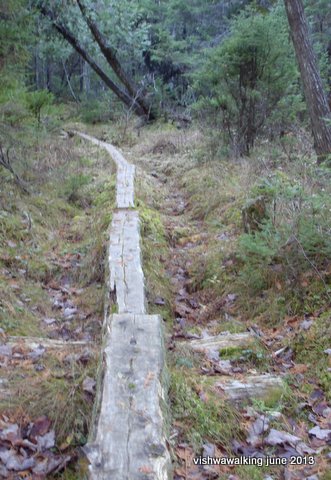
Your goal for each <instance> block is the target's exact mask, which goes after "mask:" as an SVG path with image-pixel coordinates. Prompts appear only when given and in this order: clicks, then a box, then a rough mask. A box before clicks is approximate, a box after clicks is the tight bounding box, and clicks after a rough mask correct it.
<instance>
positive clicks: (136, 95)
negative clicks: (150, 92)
mask: <svg viewBox="0 0 331 480" xmlns="http://www.w3.org/2000/svg"><path fill="white" fill-rule="evenodd" d="M76 1H77V4H78V6H79V9H80V11H81V13H82V16H83V17H84V20H85V21H86V23H87V26H88V27H89V29H90V32H91V34H92V36H93V38H94V40H95V41H96V42H97V44H98V45H99V48H100V50H101V52H102V53H103V55H104V57H105V59H106V60H107V62H108V64H109V66H110V67H111V68H112V70H113V72H114V73H115V75H116V76H117V78H118V79H119V80H120V82H122V84H123V85H124V86H125V88H126V89H127V91H128V93H129V94H130V96H131V98H132V106H134V105H135V104H138V105H139V107H140V108H142V110H143V111H144V112H145V115H146V117H147V118H152V117H153V114H152V113H151V106H150V105H149V103H148V101H147V100H146V98H145V97H144V94H143V92H142V91H140V90H139V88H138V86H137V85H136V84H135V82H134V81H133V79H132V78H130V76H129V75H128V73H127V72H126V71H125V70H124V69H123V67H122V65H121V63H120V62H119V60H118V58H117V55H116V51H115V49H114V48H113V47H112V46H111V45H109V43H108V41H107V38H106V37H105V35H103V33H102V32H101V31H100V29H99V28H98V25H97V24H96V22H95V21H94V20H93V19H92V17H91V16H90V15H89V13H88V11H87V7H86V6H85V4H84V3H83V2H82V1H81V0H76Z"/></svg>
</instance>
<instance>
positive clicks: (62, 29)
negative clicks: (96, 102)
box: [39, 5, 146, 117]
mask: <svg viewBox="0 0 331 480" xmlns="http://www.w3.org/2000/svg"><path fill="white" fill-rule="evenodd" d="M39 10H40V12H41V13H42V14H43V15H44V16H46V17H47V18H49V19H50V20H51V22H52V25H53V27H54V28H55V29H56V30H57V31H58V32H59V33H60V34H61V35H62V36H63V38H64V39H65V40H66V41H67V42H68V43H69V44H70V45H71V46H72V47H73V48H74V49H75V50H76V52H77V53H79V55H80V56H81V57H82V58H83V59H84V60H85V61H86V62H87V63H88V64H89V65H90V67H91V68H92V69H93V70H94V71H95V73H96V74H97V75H98V76H99V77H100V78H101V80H102V81H103V82H104V83H105V85H107V87H108V88H109V89H110V90H111V91H112V92H114V93H115V95H116V96H117V97H118V98H119V99H120V100H121V101H122V102H123V103H124V104H125V105H126V106H127V107H129V108H133V111H134V112H135V113H136V114H137V115H139V116H142V117H146V112H145V110H144V109H143V108H142V107H141V105H139V104H138V103H137V102H135V103H134V105H133V107H132V104H133V99H132V98H131V96H130V94H128V93H127V92H126V91H125V90H123V89H122V88H121V87H119V86H118V85H117V84H116V83H115V82H113V80H112V79H111V78H110V77H109V76H108V75H107V74H106V72H105V71H104V70H103V69H102V68H101V67H100V66H99V65H98V64H97V63H96V62H95V60H94V59H93V58H92V57H91V56H90V54H89V53H88V52H87V51H86V50H85V48H84V47H83V46H82V45H81V44H80V43H79V41H78V39H77V38H76V37H75V36H74V35H73V34H72V33H71V31H70V30H69V29H68V28H67V27H66V26H65V25H64V24H63V23H61V22H60V21H59V20H58V19H57V18H56V17H55V15H54V14H53V12H52V11H51V10H49V9H48V8H46V7H45V6H44V5H41V6H40V7H39Z"/></svg>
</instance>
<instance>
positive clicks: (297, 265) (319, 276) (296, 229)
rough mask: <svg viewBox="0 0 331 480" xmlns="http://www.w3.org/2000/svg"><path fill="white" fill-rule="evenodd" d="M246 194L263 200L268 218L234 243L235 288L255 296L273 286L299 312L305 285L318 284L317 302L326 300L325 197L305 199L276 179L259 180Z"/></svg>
mask: <svg viewBox="0 0 331 480" xmlns="http://www.w3.org/2000/svg"><path fill="white" fill-rule="evenodd" d="M251 193H252V194H253V195H254V194H255V195H256V194H258V195H259V197H260V196H261V195H263V197H264V199H265V202H266V204H267V209H268V212H269V214H268V217H267V218H266V219H265V220H264V221H263V222H262V223H261V224H260V225H259V229H258V230H255V231H253V232H251V233H245V234H243V235H241V237H240V238H239V258H240V260H241V262H242V268H241V270H240V280H241V281H240V285H241V288H245V289H246V290H247V291H249V292H250V293H251V294H252V293H253V294H258V293H261V292H262V291H263V290H266V289H268V288H270V287H273V286H274V285H278V289H279V290H283V294H285V296H286V295H287V294H286V290H289V292H288V293H289V295H288V298H290V296H291V295H292V297H291V298H292V300H293V298H294V297H295V296H297V297H298V298H299V300H300V302H298V304H297V306H296V308H305V300H304V296H305V295H304V293H305V289H306V288H307V287H308V283H309V282H311V283H312V284H313V283H314V282H315V281H317V282H318V283H320V284H321V286H322V291H323V294H322V296H323V295H328V286H327V283H326V279H324V272H325V271H326V270H327V266H328V262H329V260H330V258H331V215H330V211H331V200H330V197H329V195H327V194H326V193H324V192H323V191H321V192H319V193H318V194H317V193H316V194H313V195H311V196H310V195H309V194H308V193H307V192H306V191H305V190H304V189H303V188H302V187H301V186H300V185H299V184H298V183H297V182H296V181H293V180H289V178H288V177H286V176H285V175H284V174H282V173H281V174H279V173H278V174H276V175H274V176H273V177H271V178H267V179H264V180H263V181H262V182H261V183H259V184H258V185H256V186H255V187H254V188H253V189H252V192H251ZM307 272H310V273H311V275H309V278H310V280H309V282H307V280H306V279H305V276H306V277H307ZM290 290H291V292H290ZM292 304H293V302H292ZM291 313H294V312H291Z"/></svg>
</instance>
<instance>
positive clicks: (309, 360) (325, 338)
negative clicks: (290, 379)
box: [291, 311, 331, 400]
mask: <svg viewBox="0 0 331 480" xmlns="http://www.w3.org/2000/svg"><path fill="white" fill-rule="evenodd" d="M330 336H331V322H330V311H326V312H325V313H323V315H321V316H320V317H319V318H317V319H315V321H314V324H313V326H312V327H311V328H310V329H309V331H308V332H304V333H300V334H299V335H297V336H296V338H295V340H294V341H293V342H292V344H291V346H292V348H293V350H294V354H295V360H296V362H297V363H305V364H306V365H307V366H308V375H309V376H310V378H312V379H313V380H316V379H317V381H318V382H319V384H320V386H321V387H322V388H323V390H324V391H325V393H326V395H327V398H328V399H329V400H331V388H330V385H331V374H330V372H329V371H328V367H329V363H328V362H329V360H328V355H326V354H325V353H324V350H326V349H328V348H329V346H330Z"/></svg>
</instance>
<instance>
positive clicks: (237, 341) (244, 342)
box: [188, 332, 257, 351]
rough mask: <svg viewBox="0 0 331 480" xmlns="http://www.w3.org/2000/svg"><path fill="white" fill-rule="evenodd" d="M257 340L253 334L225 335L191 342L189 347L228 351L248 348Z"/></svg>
mask: <svg viewBox="0 0 331 480" xmlns="http://www.w3.org/2000/svg"><path fill="white" fill-rule="evenodd" d="M256 340H257V337H256V336H254V335H252V334H251V333H248V332H247V333H223V334H220V335H215V336H213V337H206V338H199V339H197V340H191V341H190V342H188V345H189V346H190V347H191V348H193V349H194V350H198V351H204V350H209V349H213V350H226V349H228V348H240V347H246V346H247V348H248V347H249V346H250V345H251V344H252V343H254V342H255V341H256Z"/></svg>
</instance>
